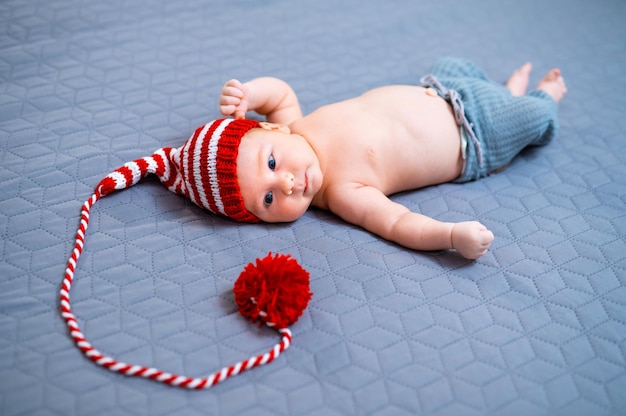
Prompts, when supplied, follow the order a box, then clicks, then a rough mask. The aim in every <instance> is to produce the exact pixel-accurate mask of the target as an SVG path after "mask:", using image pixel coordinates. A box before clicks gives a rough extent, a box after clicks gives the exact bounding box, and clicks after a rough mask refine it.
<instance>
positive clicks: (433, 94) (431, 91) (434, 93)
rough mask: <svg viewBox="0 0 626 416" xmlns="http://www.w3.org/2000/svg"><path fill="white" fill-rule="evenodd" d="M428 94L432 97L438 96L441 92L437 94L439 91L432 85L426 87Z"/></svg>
mask: <svg viewBox="0 0 626 416" xmlns="http://www.w3.org/2000/svg"><path fill="white" fill-rule="evenodd" d="M426 95H428V96H430V97H437V96H439V94H437V91H436V90H435V89H434V88H431V87H428V88H426Z"/></svg>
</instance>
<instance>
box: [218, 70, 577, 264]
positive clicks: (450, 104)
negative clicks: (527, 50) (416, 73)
mask: <svg viewBox="0 0 626 416" xmlns="http://www.w3.org/2000/svg"><path fill="white" fill-rule="evenodd" d="M530 71H531V64H530V63H526V64H524V65H523V66H522V67H521V68H519V69H518V70H516V71H515V72H514V73H513V74H512V75H511V77H510V78H509V80H508V81H507V83H506V84H505V86H502V85H498V84H496V83H493V82H491V81H490V80H488V78H487V77H486V76H485V75H484V74H483V72H482V71H481V70H480V69H478V68H477V67H476V66H475V65H474V64H472V63H471V62H468V61H465V60H460V59H451V58H448V59H443V60H441V61H439V62H438V63H437V64H435V65H434V66H433V68H432V69H431V71H430V74H431V75H428V76H426V77H424V78H422V80H421V85H422V86H405V85H396V86H387V87H382V88H377V89H374V90H371V91H368V92H366V93H364V94H363V95H361V96H359V97H357V98H353V99H349V100H346V101H342V102H338V103H335V104H330V105H327V106H324V107H321V108H319V109H318V110H316V111H314V112H312V113H311V114H309V115H307V116H304V117H303V116H302V112H301V109H300V105H299V103H298V99H297V97H296V95H295V93H294V91H293V90H292V89H291V87H290V86H289V85H288V84H286V83H285V82H283V81H281V80H278V79H276V78H257V79H254V80H252V81H249V82H246V83H243V84H242V83H241V82H239V81H237V80H231V81H228V82H227V83H226V84H225V86H224V87H223V89H222V91H221V95H220V98H219V104H220V111H221V112H222V114H224V115H226V116H234V118H235V119H237V120H240V119H244V118H245V115H246V113H247V112H248V111H251V110H253V111H256V112H257V113H259V114H261V115H265V116H266V117H267V121H268V123H260V128H253V129H250V130H249V131H248V132H247V133H246V134H245V135H243V137H242V139H241V143H240V145H239V152H238V155H237V158H236V166H237V168H236V175H237V178H238V183H239V187H240V192H241V196H242V198H243V202H244V206H245V209H246V210H247V211H248V212H249V213H251V214H252V215H253V216H255V217H256V218H258V219H260V220H262V221H266V222H287V221H294V220H296V219H297V218H299V217H300V216H301V215H303V214H304V212H305V211H306V210H307V209H308V208H309V206H314V207H318V208H321V209H325V210H330V211H331V212H333V213H335V214H337V215H338V216H339V217H341V218H342V219H344V220H345V221H348V222H350V223H353V224H356V225H358V226H361V227H363V228H364V229H366V230H368V231H370V232H372V233H374V234H377V235H379V236H380V237H382V238H384V239H387V240H390V241H393V242H396V243H398V244H401V245H403V246H405V247H408V248H411V249H415V250H440V249H456V250H457V251H458V252H459V253H460V254H461V255H462V256H463V257H465V258H468V259H476V258H478V257H480V256H482V255H483V254H485V252H486V251H487V249H488V247H489V245H490V244H491V242H492V241H493V239H494V236H493V233H492V232H491V231H489V230H488V229H487V228H486V227H485V226H484V225H482V224H481V223H479V222H475V221H469V222H459V223H448V222H440V221H437V220H434V219H432V218H429V217H427V216H425V215H422V214H418V213H415V212H411V211H410V210H409V209H407V208H406V207H405V206H403V205H401V204H399V203H396V202H394V201H392V200H391V199H389V198H388V195H391V194H395V193H397V192H401V191H406V190H411V189H417V188H421V187H425V186H429V185H435V184H440V183H444V182H450V181H454V182H466V181H470V180H474V179H478V178H479V177H482V176H486V175H488V174H489V173H492V172H494V171H495V170H497V169H499V168H502V167H503V166H505V165H506V164H508V163H509V162H510V161H511V160H512V159H513V157H514V156H515V155H516V154H517V153H519V152H520V151H521V150H522V149H523V148H524V147H526V146H528V145H542V144H546V143H548V142H549V141H550V140H551V139H552V138H553V137H554V135H555V134H556V130H557V103H558V102H560V101H561V99H562V98H563V96H564V95H565V93H566V86H565V83H564V81H563V78H562V77H561V75H560V71H559V70H558V69H553V70H551V71H549V72H548V73H547V74H546V75H545V76H544V77H543V79H541V81H540V82H539V84H538V85H537V89H536V90H535V91H532V92H530V93H529V94H526V90H527V87H528V82H529V75H530Z"/></svg>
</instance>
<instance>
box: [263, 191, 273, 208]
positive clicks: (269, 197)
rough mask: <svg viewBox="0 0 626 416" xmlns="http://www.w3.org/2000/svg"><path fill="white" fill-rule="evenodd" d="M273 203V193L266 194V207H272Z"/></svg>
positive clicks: (264, 201) (264, 199)
mask: <svg viewBox="0 0 626 416" xmlns="http://www.w3.org/2000/svg"><path fill="white" fill-rule="evenodd" d="M273 201H274V194H273V193H272V191H270V192H268V193H266V194H265V198H263V203H264V204H265V205H266V206H270V205H271V204H272V202H273Z"/></svg>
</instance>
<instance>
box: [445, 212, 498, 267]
mask: <svg viewBox="0 0 626 416" xmlns="http://www.w3.org/2000/svg"><path fill="white" fill-rule="evenodd" d="M492 241H493V233H492V232H491V231H489V230H488V229H487V227H485V226H484V225H482V224H481V223H479V222H477V221H467V222H459V223H457V224H454V227H453V228H452V247H453V248H455V249H456V251H458V252H459V253H460V254H461V255H462V256H463V257H465V258H466V259H477V258H479V257H480V256H482V255H483V254H485V253H486V252H487V249H488V248H489V246H490V245H491V242H492Z"/></svg>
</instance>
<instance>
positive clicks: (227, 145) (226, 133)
mask: <svg viewBox="0 0 626 416" xmlns="http://www.w3.org/2000/svg"><path fill="white" fill-rule="evenodd" d="M258 126H259V122H258V121H254V120H232V119H219V120H215V121H212V122H211V123H208V124H206V125H204V126H202V127H199V128H198V129H196V131H195V132H194V134H193V135H192V136H191V137H190V138H189V139H188V140H187V141H186V142H185V144H183V145H182V146H181V147H180V148H178V149H174V148H171V147H164V148H162V149H159V150H157V151H156V152H154V154H153V155H152V156H148V157H144V158H141V159H137V160H134V161H132V162H128V163H126V164H124V165H123V166H121V167H120V168H118V169H116V170H115V171H113V172H112V173H110V174H109V175H107V176H106V177H105V178H104V179H102V181H100V183H99V184H98V186H97V187H96V192H98V193H100V194H101V195H107V194H109V193H111V192H113V191H116V190H121V189H126V188H128V187H130V186H132V185H135V184H136V183H137V182H139V181H140V180H141V179H142V178H144V177H145V176H147V175H148V174H150V173H152V174H155V175H156V176H157V177H158V178H159V180H160V181H161V183H162V184H163V185H164V186H165V187H166V188H167V189H169V190H170V191H172V192H176V193H177V194H179V195H182V196H186V197H187V198H189V199H191V201H193V202H194V203H195V204H196V205H198V206H200V207H202V208H205V209H207V210H209V211H211V212H212V213H214V214H220V215H224V216H227V217H230V218H232V219H233V220H235V221H240V222H259V219H258V218H257V217H256V216H255V215H253V214H252V213H250V212H249V211H248V210H247V209H246V208H245V206H244V202H243V197H242V196H241V191H240V189H239V183H238V181H237V155H238V153H239V143H240V142H241V138H242V137H243V136H244V134H246V133H247V132H248V130H250V129H252V128H255V127H258Z"/></svg>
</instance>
